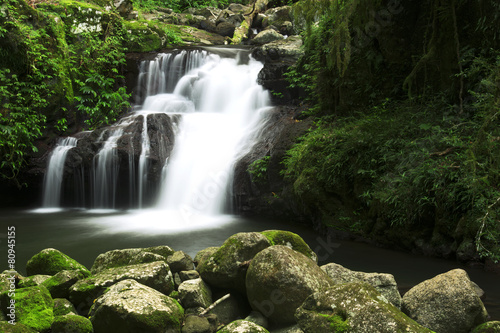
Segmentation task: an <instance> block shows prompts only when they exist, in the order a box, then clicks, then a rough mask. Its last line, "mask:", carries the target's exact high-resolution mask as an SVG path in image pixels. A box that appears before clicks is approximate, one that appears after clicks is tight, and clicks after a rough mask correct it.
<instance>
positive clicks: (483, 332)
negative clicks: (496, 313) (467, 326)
mask: <svg viewBox="0 0 500 333" xmlns="http://www.w3.org/2000/svg"><path fill="white" fill-rule="evenodd" d="M471 333H500V321H489V322H487V323H484V324H481V325H479V326H478V327H476V328H475V329H473V330H472V332H471Z"/></svg>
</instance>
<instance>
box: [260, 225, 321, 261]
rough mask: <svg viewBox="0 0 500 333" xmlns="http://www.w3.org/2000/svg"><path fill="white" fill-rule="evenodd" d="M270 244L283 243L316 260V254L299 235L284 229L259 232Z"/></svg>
mask: <svg viewBox="0 0 500 333" xmlns="http://www.w3.org/2000/svg"><path fill="white" fill-rule="evenodd" d="M261 234H263V235H264V236H266V238H267V239H268V240H269V241H270V242H271V244H272V245H284V246H287V247H289V248H291V249H292V250H295V251H297V252H300V253H302V254H303V255H305V256H306V257H309V258H311V259H312V260H314V261H315V262H318V256H317V255H316V253H314V251H313V250H311V248H310V247H309V245H307V243H306V242H305V241H304V240H303V239H302V237H300V236H299V235H297V234H295V233H293V232H290V231H285V230H266V231H263V232H261Z"/></svg>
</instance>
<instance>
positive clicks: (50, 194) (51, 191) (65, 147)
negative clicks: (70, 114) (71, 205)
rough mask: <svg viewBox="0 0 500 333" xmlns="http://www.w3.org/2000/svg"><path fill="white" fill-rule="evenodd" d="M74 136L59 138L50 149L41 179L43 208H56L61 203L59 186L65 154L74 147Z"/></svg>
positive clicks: (75, 140) (60, 184)
mask: <svg viewBox="0 0 500 333" xmlns="http://www.w3.org/2000/svg"><path fill="white" fill-rule="evenodd" d="M76 143H77V139H76V138H71V137H68V138H63V139H60V140H59V142H58V144H57V146H56V147H55V148H54V150H53V151H52V154H51V156H50V159H49V163H48V166H47V172H46V173H45V177H44V179H43V203H42V207H43V208H57V207H59V206H60V204H61V187H62V179H63V172H64V162H66V155H67V154H68V151H69V150H70V149H71V148H74V147H76Z"/></svg>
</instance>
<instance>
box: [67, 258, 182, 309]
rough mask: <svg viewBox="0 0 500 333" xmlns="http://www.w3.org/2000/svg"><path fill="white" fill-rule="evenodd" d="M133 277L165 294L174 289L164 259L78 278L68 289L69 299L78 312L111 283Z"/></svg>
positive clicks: (109, 269)
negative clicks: (81, 278) (82, 278)
mask: <svg viewBox="0 0 500 333" xmlns="http://www.w3.org/2000/svg"><path fill="white" fill-rule="evenodd" d="M127 279H133V280H136V281H138V282H140V283H141V284H143V285H146V286H148V287H151V288H153V289H155V290H157V291H159V292H161V293H163V294H165V295H168V294H170V293H171V292H172V291H173V290H174V282H173V277H172V273H171V272H170V269H169V267H168V265H167V264H166V263H165V262H164V261H155V262H152V263H145V264H137V265H129V266H124V267H114V268H108V269H106V270H103V271H101V272H99V273H97V274H96V275H94V276H92V277H90V278H87V279H84V280H80V281H78V282H77V283H75V284H74V285H73V286H71V287H70V289H69V299H70V301H71V302H72V303H73V304H74V305H75V306H76V307H77V309H78V310H79V311H80V312H83V313H85V311H87V310H88V308H90V306H91V305H92V303H91V302H92V301H93V300H94V299H96V298H97V297H99V296H100V295H101V294H102V293H103V292H104V291H105V290H106V288H108V287H110V286H111V285H113V284H115V283H117V282H119V281H123V280H127Z"/></svg>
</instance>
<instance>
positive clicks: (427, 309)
mask: <svg viewBox="0 0 500 333" xmlns="http://www.w3.org/2000/svg"><path fill="white" fill-rule="evenodd" d="M402 310H403V312H404V313H406V314H407V315H408V316H409V317H410V318H412V319H414V320H415V321H417V322H418V323H420V324H421V325H423V326H425V327H428V328H430V329H431V330H433V331H436V332H439V333H466V332H470V331H471V329H473V328H474V327H476V326H478V325H480V324H482V323H484V322H486V318H487V317H488V313H487V312H486V309H485V308H484V305H483V302H482V301H481V300H480V299H479V296H478V295H477V294H476V292H475V290H474V287H473V285H472V283H471V281H470V279H469V276H468V275H467V272H465V271H464V270H462V269H454V270H451V271H449V272H446V273H444V274H440V275H438V276H436V277H434V278H432V279H429V280H426V281H424V282H422V283H420V284H418V285H416V286H415V287H413V288H412V289H410V290H409V291H408V292H407V293H406V294H405V295H404V296H403V302H402Z"/></svg>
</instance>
